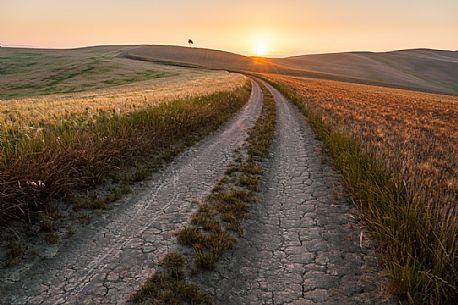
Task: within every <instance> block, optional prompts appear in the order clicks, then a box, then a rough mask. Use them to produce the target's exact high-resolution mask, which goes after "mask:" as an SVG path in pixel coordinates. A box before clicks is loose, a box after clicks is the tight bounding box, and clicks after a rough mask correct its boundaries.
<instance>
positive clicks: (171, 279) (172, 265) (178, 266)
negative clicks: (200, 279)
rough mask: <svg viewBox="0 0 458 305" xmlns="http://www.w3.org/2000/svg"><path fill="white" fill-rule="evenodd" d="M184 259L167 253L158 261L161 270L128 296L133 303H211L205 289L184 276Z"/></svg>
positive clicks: (159, 304) (197, 304)
mask: <svg viewBox="0 0 458 305" xmlns="http://www.w3.org/2000/svg"><path fill="white" fill-rule="evenodd" d="M185 264H186V259H185V258H184V257H183V256H181V255H180V254H178V253H176V252H171V253H169V254H167V255H166V256H165V257H164V259H162V261H161V262H160V264H159V265H160V266H161V267H162V269H163V270H162V271H158V272H156V273H155V274H154V275H153V276H152V277H151V278H150V279H148V281H147V282H146V283H145V284H144V285H143V287H142V288H141V289H140V290H139V291H137V292H136V293H135V294H133V295H132V296H131V297H130V300H129V302H130V303H133V304H154V305H162V304H174V305H175V304H176V305H179V304H193V305H194V304H195V305H211V304H213V301H212V299H211V297H210V296H209V295H208V293H206V292H205V291H202V290H201V289H200V288H199V287H198V286H197V285H195V284H192V283H189V282H187V281H186V279H185V278H184V272H185Z"/></svg>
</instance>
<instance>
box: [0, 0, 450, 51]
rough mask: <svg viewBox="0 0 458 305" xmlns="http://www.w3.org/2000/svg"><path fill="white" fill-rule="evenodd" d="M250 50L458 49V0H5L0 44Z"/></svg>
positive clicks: (0, 16) (0, 4) (0, 9)
mask: <svg viewBox="0 0 458 305" xmlns="http://www.w3.org/2000/svg"><path fill="white" fill-rule="evenodd" d="M188 38H192V39H193V40H194V42H195V45H196V46H199V47H205V48H215V49H223V50H227V51H232V52H237V53H242V54H248V55H252V54H254V50H255V49H256V48H261V47H264V48H266V49H267V50H268V53H267V55H271V56H283V55H292V54H305V53H322V52H336V51H349V50H371V51H384V50H393V49H404V48H417V47H428V48H437V49H453V50H456V49H458V0H383V1H382V0H316V1H312V0H275V1H273V0H251V1H249V0H245V1H242V0H222V1H217V0H200V1H199V0H161V1H159V0H130V1H128V0H125V1H122V0H0V44H3V45H23V46H34V47H58V48H62V47H78V46H87V45H99V44H177V45H186V42H187V40H188Z"/></svg>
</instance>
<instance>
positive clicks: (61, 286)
mask: <svg viewBox="0 0 458 305" xmlns="http://www.w3.org/2000/svg"><path fill="white" fill-rule="evenodd" d="M261 108H262V93H261V90H260V88H259V86H258V85H257V83H256V82H253V81H252V92H251V97H250V100H249V101H248V103H247V104H246V105H245V106H244V107H243V108H242V110H241V111H239V113H238V114H236V116H235V117H234V118H233V119H231V120H230V121H229V122H228V123H226V124H225V125H224V126H223V127H222V128H220V129H219V130H218V131H217V132H215V133H214V134H212V135H210V136H209V137H207V138H206V139H204V140H202V141H201V142H199V143H198V144H196V145H195V146H193V147H192V148H190V149H189V150H188V151H187V152H185V153H184V154H183V155H182V156H180V157H178V158H177V159H176V160H175V161H174V162H172V163H171V164H170V165H169V166H168V167H167V168H166V169H165V170H163V171H162V173H160V174H158V175H156V176H155V177H153V179H151V180H150V181H148V182H147V185H146V187H145V189H144V191H143V192H141V193H140V194H136V195H132V196H131V197H130V198H128V199H126V200H125V201H126V202H124V203H123V204H122V205H120V206H119V207H117V208H115V209H114V210H112V211H108V212H107V213H106V214H104V217H103V218H101V219H99V220H98V221H96V222H95V223H94V224H93V225H91V226H89V227H87V228H85V229H84V230H83V232H81V234H78V236H77V237H75V238H73V239H72V240H70V241H68V242H67V244H66V245H64V247H62V249H61V250H60V252H59V253H58V254H57V255H56V256H55V257H54V258H52V259H47V260H44V261H42V262H40V263H39V264H36V265H35V266H33V267H31V268H30V269H29V270H28V271H27V272H26V273H25V274H24V275H23V276H21V278H17V279H15V280H14V281H13V283H10V284H8V285H6V284H5V283H2V284H0V304H9V305H14V304H122V303H125V301H126V300H127V298H128V297H129V295H130V294H131V293H132V292H133V291H135V290H136V289H137V288H139V286H140V285H141V284H142V283H143V282H144V281H145V280H146V279H147V278H148V277H150V276H151V275H152V273H154V271H155V267H156V266H157V263H158V261H159V260H160V258H161V257H162V256H163V255H165V254H166V253H167V252H168V249H169V248H175V246H176V245H175V239H174V238H173V232H174V231H175V230H177V229H179V228H180V227H181V226H182V225H183V224H186V223H187V222H188V221H189V217H190V216H191V214H192V212H193V210H194V209H195V207H194V206H193V205H192V201H193V200H194V199H196V198H202V197H204V196H206V195H208V193H209V192H210V191H211V189H212V187H213V186H214V184H215V182H216V181H217V179H218V178H219V177H220V176H221V175H222V174H223V173H224V170H225V167H226V166H227V165H228V164H229V163H230V162H231V160H232V155H233V152H234V150H235V149H236V148H238V147H239V146H241V145H242V144H243V142H244V140H245V138H246V135H247V130H248V129H249V128H251V127H252V126H253V125H254V123H255V121H256V119H257V118H258V116H259V114H260V110H261Z"/></svg>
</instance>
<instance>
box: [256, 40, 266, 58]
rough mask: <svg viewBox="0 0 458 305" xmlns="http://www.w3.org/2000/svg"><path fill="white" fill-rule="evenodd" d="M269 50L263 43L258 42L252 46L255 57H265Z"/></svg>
mask: <svg viewBox="0 0 458 305" xmlns="http://www.w3.org/2000/svg"><path fill="white" fill-rule="evenodd" d="M268 51H269V50H268V49H267V45H266V44H265V43H263V42H258V43H257V44H256V45H255V46H254V53H255V54H256V55H257V56H263V55H266V54H267V52H268Z"/></svg>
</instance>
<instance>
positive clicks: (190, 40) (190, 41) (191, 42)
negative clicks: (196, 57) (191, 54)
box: [188, 39, 194, 47]
mask: <svg viewBox="0 0 458 305" xmlns="http://www.w3.org/2000/svg"><path fill="white" fill-rule="evenodd" d="M188 44H189V46H190V47H191V46H192V45H193V44H194V42H193V41H192V39H188Z"/></svg>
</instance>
